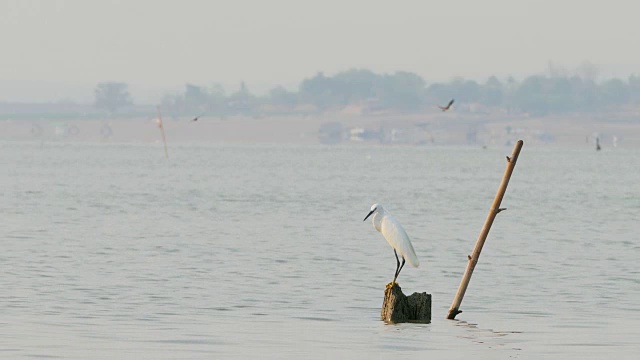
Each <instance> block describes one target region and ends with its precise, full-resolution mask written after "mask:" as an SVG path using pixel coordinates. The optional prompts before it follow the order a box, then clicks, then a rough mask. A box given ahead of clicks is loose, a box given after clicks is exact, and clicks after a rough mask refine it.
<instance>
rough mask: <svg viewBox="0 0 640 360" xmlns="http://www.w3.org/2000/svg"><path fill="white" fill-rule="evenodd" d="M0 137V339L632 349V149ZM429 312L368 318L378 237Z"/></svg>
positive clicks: (499, 355) (166, 348) (141, 353)
mask: <svg viewBox="0 0 640 360" xmlns="http://www.w3.org/2000/svg"><path fill="white" fill-rule="evenodd" d="M510 152H511V148H502V149H489V150H479V149H475V148H433V147H382V146H371V147H369V146H357V147H348V146H345V147H340V146H337V147H325V146H267V145H261V146H222V145H220V146H213V145H211V146H207V145H182V146H179V145H175V146H172V147H171V148H170V156H171V158H170V159H169V160H168V161H167V160H165V159H164V158H163V150H162V148H161V147H160V146H158V145H116V144H60V143H52V144H46V143H45V144H43V145H41V144H39V143H18V142H4V143H0V163H1V164H0V165H1V168H2V169H3V171H2V172H0V186H1V189H2V191H1V196H0V214H1V215H2V222H1V224H2V226H1V230H0V241H1V244H2V252H0V268H1V269H2V275H0V289H2V291H1V292H0V309H1V311H2V316H1V317H0V358H6V359H15V358H34V357H36V358H37V357H47V358H65V359H113V358H117V359H202V358H264V359H269V358H273V359H281V358H288V359H299V358H353V359H371V358H374V359H375V358H385V359H388V358H390V356H394V357H395V356H398V355H400V356H403V357H409V356H411V357H423V358H427V357H431V358H436V359H458V358H468V357H470V356H473V357H474V358H477V359H507V358H519V359H539V358H561V359H583V358H603V357H605V356H611V355H612V354H615V358H616V359H635V358H636V357H637V353H638V351H639V350H640V346H639V345H638V343H639V341H638V339H640V266H639V265H638V264H639V260H638V259H639V258H640V244H639V242H638V235H637V234H638V232H639V230H640V225H638V220H639V219H640V172H639V171H638V169H640V156H639V155H640V153H639V152H638V151H637V150H624V149H616V150H615V151H614V150H611V151H602V152H599V153H596V152H594V151H592V149H589V150H561V149H554V150H544V149H536V148H528V147H527V144H525V146H524V149H523V152H522V154H521V157H520V159H519V161H518V166H517V167H516V170H515V172H514V175H513V177H512V181H511V184H510V186H509V189H508V191H507V194H506V196H505V200H504V201H503V206H504V207H507V208H508V210H507V211H506V212H503V213H501V214H500V215H498V218H497V220H496V222H495V223H494V226H493V229H492V231H491V233H490V235H489V239H488V240H487V243H486V245H485V249H484V251H483V253H482V256H481V258H480V261H479V263H478V266H477V268H476V272H475V274H474V276H473V278H472V281H471V284H470V287H469V289H468V291H467V295H466V297H465V299H464V301H463V303H462V306H461V309H462V310H464V312H463V313H462V314H460V315H458V320H456V321H450V320H445V319H444V318H445V316H446V314H447V310H448V308H449V306H450V304H451V301H452V299H453V296H454V294H455V291H456V289H457V287H458V284H459V281H460V278H461V276H462V272H463V271H464V268H465V266H466V262H467V255H468V254H469V253H470V252H471V250H472V248H473V245H474V243H475V240H476V238H477V235H478V232H479V231H480V228H481V226H482V224H483V222H484V219H485V217H486V215H487V211H488V208H489V206H490V204H491V201H492V200H493V196H494V195H495V191H496V189H497V186H498V184H499V182H500V179H501V177H502V173H503V171H504V168H505V158H504V157H505V155H508V154H510ZM375 202H380V203H383V204H385V205H386V206H387V208H388V209H389V210H390V211H391V212H392V213H393V214H394V215H396V217H397V218H398V219H399V220H400V221H401V222H402V223H403V224H404V225H405V228H406V229H407V231H408V233H409V235H410V236H411V237H412V240H413V243H414V247H415V249H416V252H417V254H418V256H419V258H420V260H421V267H420V268H418V269H415V268H411V267H409V266H406V267H405V268H404V270H403V272H402V274H401V275H400V278H399V282H400V284H401V285H402V286H403V290H404V291H405V293H412V292H414V291H426V292H429V293H431V294H433V321H432V323H431V324H401V325H385V324H384V323H383V322H381V321H380V320H379V313H380V305H381V303H382V298H383V291H384V286H385V284H386V283H388V282H389V281H390V280H391V278H392V276H393V271H394V269H395V258H394V257H393V251H392V250H391V248H390V247H389V246H388V245H387V243H386V242H385V241H384V240H383V238H382V236H381V235H380V234H378V233H377V232H375V230H374V229H373V227H372V225H371V223H370V222H369V221H367V222H366V223H363V222H362V219H363V218H364V216H365V215H366V214H367V212H368V211H369V207H370V206H371V204H372V203H375Z"/></svg>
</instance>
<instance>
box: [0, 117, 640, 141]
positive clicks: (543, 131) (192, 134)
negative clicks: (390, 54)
mask: <svg viewBox="0 0 640 360" xmlns="http://www.w3.org/2000/svg"><path fill="white" fill-rule="evenodd" d="M603 119H608V120H606V121H604V120H603ZM615 119H616V117H613V116H612V117H611V118H608V117H607V115H606V114H597V115H593V116H589V115H568V116H548V117H527V116H523V115H514V116H507V115H499V116H495V115H475V114H474V115H470V114H459V113H456V112H449V113H442V114H408V115H391V114H389V115H379V116H357V115H356V116H354V115H349V114H346V115H345V114H333V115H320V116H273V117H264V118H257V119H256V118H247V117H229V118H226V119H220V118H215V117H206V116H204V117H202V118H200V120H199V121H197V122H193V121H190V120H188V119H182V120H171V119H165V120H164V124H165V125H164V126H165V131H166V134H167V139H168V142H169V143H188V142H204V143H220V144H224V143H228V144H258V143H273V144H361V143H364V144H416V145H470V146H480V147H482V146H487V147H496V146H507V145H509V144H510V143H512V142H514V141H515V140H517V139H523V140H525V142H527V144H528V145H529V146H540V147H547V146H549V147H551V146H562V147H580V148H585V147H587V148H588V147H593V148H594V149H595V137H598V138H599V140H600V144H601V145H602V147H603V148H604V149H606V148H609V147H614V146H619V147H624V148H640V121H638V120H636V119H640V116H638V115H637V114H630V115H628V116H624V117H617V119H618V120H615ZM0 139H1V140H18V141H29V140H34V141H37V140H39V141H43V140H44V141H55V142H114V143H155V142H158V141H159V140H160V132H159V129H158V128H157V126H156V125H155V123H154V122H153V120H151V119H149V118H138V119H126V120H125V119H113V120H37V121H28V120H1V121H0Z"/></svg>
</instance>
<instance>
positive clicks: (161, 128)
mask: <svg viewBox="0 0 640 360" xmlns="http://www.w3.org/2000/svg"><path fill="white" fill-rule="evenodd" d="M156 108H157V109H158V127H159V128H160V132H161V133H162V142H163V143H164V157H165V158H167V159H168V158H169V151H168V150H167V138H166V136H165V135H164V124H163V123H162V116H161V115H160V106H157V107H156Z"/></svg>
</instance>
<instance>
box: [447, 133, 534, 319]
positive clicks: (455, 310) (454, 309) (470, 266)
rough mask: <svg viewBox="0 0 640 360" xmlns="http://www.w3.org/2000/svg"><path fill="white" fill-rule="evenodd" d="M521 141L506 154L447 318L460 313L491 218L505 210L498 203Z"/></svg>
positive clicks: (509, 177) (505, 187) (520, 146)
mask: <svg viewBox="0 0 640 360" xmlns="http://www.w3.org/2000/svg"><path fill="white" fill-rule="evenodd" d="M522 145H523V141H522V140H518V142H517V143H516V146H515V147H514V148H513V153H512V154H511V157H508V156H507V169H506V170H505V171H504V176H503V177H502V183H500V187H499V188H498V193H497V194H496V197H495V199H494V200H493V204H492V205H491V209H489V215H488V216H487V220H486V221H485V222H484V226H483V227H482V231H480V236H479V237H478V241H477V242H476V247H475V248H474V249H473V253H472V254H471V255H468V259H469V262H468V263H467V269H466V270H465V272H464V275H463V276H462V281H461V282H460V287H459V288H458V292H457V293H456V297H455V298H454V299H453V303H452V304H451V307H450V308H449V315H448V316H447V319H452V320H453V319H455V318H456V315H458V314H460V313H461V312H462V311H461V310H460V304H461V303H462V298H463V297H464V293H465V292H466V291H467V286H469V281H470V280H471V274H473V270H474V269H475V267H476V264H477V263H478V259H479V258H480V252H481V251H482V246H483V245H484V242H485V240H486V239H487V235H489V230H490V229H491V225H492V224H493V220H494V219H495V218H496V215H498V213H499V212H501V211H502V210H506V209H505V208H500V203H501V202H502V198H503V197H504V193H505V191H506V190H507V185H509V179H511V173H512V172H513V169H514V168H515V167H516V161H518V155H520V149H522Z"/></svg>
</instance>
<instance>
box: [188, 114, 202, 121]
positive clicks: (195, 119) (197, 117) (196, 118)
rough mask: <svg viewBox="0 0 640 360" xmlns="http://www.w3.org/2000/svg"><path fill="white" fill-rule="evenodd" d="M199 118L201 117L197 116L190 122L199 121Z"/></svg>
mask: <svg viewBox="0 0 640 360" xmlns="http://www.w3.org/2000/svg"><path fill="white" fill-rule="evenodd" d="M201 116H202V115H198V116H196V117H194V118H193V119H192V120H191V121H198V119H200V117H201Z"/></svg>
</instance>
